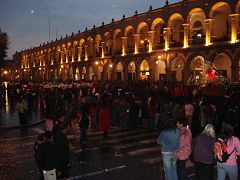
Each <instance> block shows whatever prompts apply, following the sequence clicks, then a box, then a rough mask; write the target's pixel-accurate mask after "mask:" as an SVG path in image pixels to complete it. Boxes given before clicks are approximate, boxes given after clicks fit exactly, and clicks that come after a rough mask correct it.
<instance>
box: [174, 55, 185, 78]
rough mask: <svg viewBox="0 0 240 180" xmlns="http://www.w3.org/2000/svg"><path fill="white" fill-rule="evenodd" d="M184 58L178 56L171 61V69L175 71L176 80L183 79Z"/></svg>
mask: <svg viewBox="0 0 240 180" xmlns="http://www.w3.org/2000/svg"><path fill="white" fill-rule="evenodd" d="M183 68H184V59H183V58H182V57H176V58H174V59H173V60H172V62H171V71H172V72H175V79H176V81H182V78H183Z"/></svg>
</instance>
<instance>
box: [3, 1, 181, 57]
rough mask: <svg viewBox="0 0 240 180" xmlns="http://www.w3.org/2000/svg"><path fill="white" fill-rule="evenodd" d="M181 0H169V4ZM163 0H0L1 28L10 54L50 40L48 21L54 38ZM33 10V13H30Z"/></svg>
mask: <svg viewBox="0 0 240 180" xmlns="http://www.w3.org/2000/svg"><path fill="white" fill-rule="evenodd" d="M178 1H180V0H172V1H171V0H170V3H174V2H178ZM164 4H165V1H163V0H162V1H161V0H1V3H0V28H1V29H2V31H5V32H7V33H8V35H9V37H10V43H11V44H10V49H9V52H8V57H9V58H12V55H13V54H14V53H15V51H20V50H24V49H26V48H30V47H32V46H38V45H39V44H40V43H43V42H47V41H48V28H49V26H48V24H49V19H50V24H51V26H50V27H51V39H53V40H54V39H55V38H56V35H57V36H58V38H59V37H60V36H63V37H65V35H66V34H71V33H72V32H74V33H76V32H77V31H78V30H81V31H83V30H84V29H85V27H88V29H91V28H92V27H93V25H94V24H95V25H96V26H100V25H101V23H102V21H104V22H105V24H108V23H110V22H111V19H112V18H114V19H115V20H119V19H121V18H122V15H123V14H125V15H126V17H129V16H132V15H133V14H134V12H135V10H138V12H139V13H141V12H144V11H147V10H148V9H149V6H150V5H152V6H153V8H154V9H155V8H159V7H162V6H163V5H164ZM31 10H34V13H31Z"/></svg>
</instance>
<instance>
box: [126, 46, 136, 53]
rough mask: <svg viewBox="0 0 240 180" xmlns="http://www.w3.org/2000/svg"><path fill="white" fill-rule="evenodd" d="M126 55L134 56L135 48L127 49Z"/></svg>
mask: <svg viewBox="0 0 240 180" xmlns="http://www.w3.org/2000/svg"><path fill="white" fill-rule="evenodd" d="M126 53H127V54H131V53H132V54H133V53H134V47H129V48H127V50H126Z"/></svg>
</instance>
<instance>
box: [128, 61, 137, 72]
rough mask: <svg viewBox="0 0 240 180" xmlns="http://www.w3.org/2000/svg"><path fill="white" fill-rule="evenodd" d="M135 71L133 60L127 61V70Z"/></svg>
mask: <svg viewBox="0 0 240 180" xmlns="http://www.w3.org/2000/svg"><path fill="white" fill-rule="evenodd" d="M135 71H136V65H135V62H134V61H130V62H129V63H128V72H135Z"/></svg>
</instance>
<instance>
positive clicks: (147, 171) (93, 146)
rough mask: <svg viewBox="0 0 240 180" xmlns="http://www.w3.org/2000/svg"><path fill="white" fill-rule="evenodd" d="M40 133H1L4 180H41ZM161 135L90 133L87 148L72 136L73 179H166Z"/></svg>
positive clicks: (114, 131) (0, 159) (146, 132)
mask: <svg viewBox="0 0 240 180" xmlns="http://www.w3.org/2000/svg"><path fill="white" fill-rule="evenodd" d="M40 131H41V127H33V128H31V129H28V131H27V132H24V133H21V132H20V131H19V130H12V131H11V132H1V134H0V136H1V140H0V179H2V180H8V179H9V180H11V179H19V180H20V179H23V180H24V179H29V180H30V179H33V180H34V179H38V171H37V167H36V164H35V161H34V157H33V143H34V140H35V139H36V135H37V133H38V132H40ZM10 134H11V136H10ZM158 135H159V132H158V131H150V130H147V129H134V130H126V131H121V130H120V129H119V128H112V129H111V131H110V134H109V138H108V139H107V140H103V139H102V132H99V131H96V130H89V132H88V136H89V143H88V146H87V147H86V148H85V149H82V148H81V147H80V145H79V136H74V135H69V136H68V137H69V141H70V148H71V152H72V153H71V166H72V167H71V169H70V170H69V179H86V180H87V179H91V180H93V179H99V180H101V179H102V180H118V179H119V180H132V179H139V180H145V179H148V180H151V179H153V180H154V179H163V167H162V160H161V153H160V147H159V145H157V144H156V138H157V137H158ZM187 166H188V169H189V176H190V177H191V176H193V175H194V174H193V173H194V171H193V168H192V164H191V163H190V162H188V163H187Z"/></svg>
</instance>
